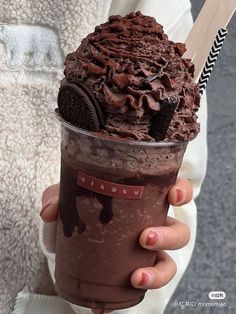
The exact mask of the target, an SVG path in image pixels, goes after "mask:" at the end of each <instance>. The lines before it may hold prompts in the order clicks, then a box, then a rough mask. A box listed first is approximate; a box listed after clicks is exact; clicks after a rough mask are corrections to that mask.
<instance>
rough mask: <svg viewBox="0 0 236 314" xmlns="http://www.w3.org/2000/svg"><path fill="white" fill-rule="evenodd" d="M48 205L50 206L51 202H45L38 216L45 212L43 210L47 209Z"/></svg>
mask: <svg viewBox="0 0 236 314" xmlns="http://www.w3.org/2000/svg"><path fill="white" fill-rule="evenodd" d="M50 206H51V203H46V204H45V205H44V206H43V207H42V209H41V212H40V214H39V216H40V217H42V215H43V213H44V212H45V210H47V209H48V208H49V207H50Z"/></svg>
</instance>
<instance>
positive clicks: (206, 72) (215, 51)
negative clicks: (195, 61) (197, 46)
mask: <svg viewBox="0 0 236 314" xmlns="http://www.w3.org/2000/svg"><path fill="white" fill-rule="evenodd" d="M227 33H228V30H227V29H225V28H220V29H219V31H218V33H217V36H216V39H215V41H214V44H213V46H212V48H211V51H210V54H209V56H208V58H207V61H206V63H205V66H204V68H203V70H202V73H201V76H200V79H199V81H198V85H199V88H200V93H201V94H203V91H204V90H205V88H206V85H207V82H208V80H209V78H210V76H211V73H212V70H213V68H214V65H215V63H216V60H217V58H218V56H219V53H220V51H221V48H222V46H223V43H224V40H225V37H226V35H227Z"/></svg>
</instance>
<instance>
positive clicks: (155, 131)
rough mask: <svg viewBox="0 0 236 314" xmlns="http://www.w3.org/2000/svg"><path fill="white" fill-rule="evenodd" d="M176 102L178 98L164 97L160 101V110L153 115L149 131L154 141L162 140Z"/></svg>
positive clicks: (177, 102) (176, 104)
mask: <svg viewBox="0 0 236 314" xmlns="http://www.w3.org/2000/svg"><path fill="white" fill-rule="evenodd" d="M178 104H179V100H178V99H176V98H169V99H165V100H163V101H162V102H161V107H160V111H159V112H158V113H157V114H156V115H155V116H154V117H153V119H152V123H151V127H150V132H149V134H150V135H151V136H152V137H153V138H155V140H156V141H162V140H164V138H165V136H166V132H167V130H168V128H169V126H170V123H171V120H172V118H173V115H174V113H175V109H176V108H177V106H178Z"/></svg>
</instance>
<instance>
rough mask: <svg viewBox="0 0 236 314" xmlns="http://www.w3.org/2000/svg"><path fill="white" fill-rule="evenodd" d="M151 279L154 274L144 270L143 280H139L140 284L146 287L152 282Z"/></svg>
mask: <svg viewBox="0 0 236 314" xmlns="http://www.w3.org/2000/svg"><path fill="white" fill-rule="evenodd" d="M151 280H152V275H151V274H150V273H148V272H143V273H142V277H141V280H140V282H139V286H140V287H145V286H147V285H148V284H150V282H151Z"/></svg>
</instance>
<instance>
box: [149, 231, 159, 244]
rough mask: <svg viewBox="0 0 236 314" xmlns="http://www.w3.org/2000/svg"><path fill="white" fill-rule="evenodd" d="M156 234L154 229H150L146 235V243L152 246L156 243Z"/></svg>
mask: <svg viewBox="0 0 236 314" xmlns="http://www.w3.org/2000/svg"><path fill="white" fill-rule="evenodd" d="M157 238H158V236H157V234H156V232H154V231H150V232H149V233H148V235H147V240H146V245H148V246H153V245H155V244H156V243H157Z"/></svg>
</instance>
